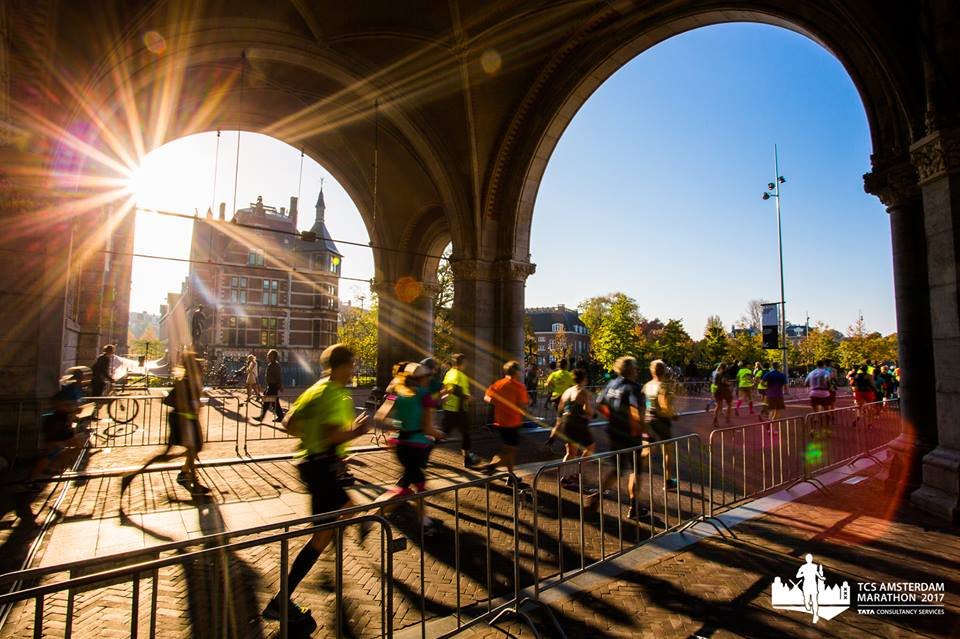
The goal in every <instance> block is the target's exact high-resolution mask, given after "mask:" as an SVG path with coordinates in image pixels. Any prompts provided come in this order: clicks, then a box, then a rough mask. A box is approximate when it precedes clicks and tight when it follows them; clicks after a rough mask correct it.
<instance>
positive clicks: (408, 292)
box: [393, 276, 423, 304]
mask: <svg viewBox="0 0 960 639" xmlns="http://www.w3.org/2000/svg"><path fill="white" fill-rule="evenodd" d="M393 290H394V292H395V293H396V295H397V299H398V300H400V301H401V302H404V303H405V304H409V303H410V302H412V301H414V300H415V299H417V298H418V297H420V294H421V293H422V292H423V286H421V285H420V282H418V281H417V280H415V279H413V278H412V277H410V276H405V277H401V278H400V279H399V280H397V283H396V284H395V285H394V287H393Z"/></svg>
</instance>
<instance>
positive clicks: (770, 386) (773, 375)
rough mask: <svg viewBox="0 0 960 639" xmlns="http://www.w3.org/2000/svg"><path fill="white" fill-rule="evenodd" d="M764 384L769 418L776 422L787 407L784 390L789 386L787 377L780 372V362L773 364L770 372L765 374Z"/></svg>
mask: <svg viewBox="0 0 960 639" xmlns="http://www.w3.org/2000/svg"><path fill="white" fill-rule="evenodd" d="M763 383H764V385H765V386H766V387H767V390H766V399H767V408H768V409H769V410H770V413H769V418H770V420H771V421H776V420H777V419H779V418H780V411H782V410H784V409H785V408H786V406H785V405H784V403H783V389H784V387H785V386H786V385H787V376H786V375H784V374H783V373H782V372H780V362H773V363H772V364H771V368H770V370H768V371H767V372H766V373H764V374H763Z"/></svg>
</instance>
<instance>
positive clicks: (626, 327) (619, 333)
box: [581, 293, 642, 368]
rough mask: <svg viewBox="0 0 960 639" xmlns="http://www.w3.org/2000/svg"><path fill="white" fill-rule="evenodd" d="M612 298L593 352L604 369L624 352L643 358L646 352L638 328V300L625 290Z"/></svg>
mask: <svg viewBox="0 0 960 639" xmlns="http://www.w3.org/2000/svg"><path fill="white" fill-rule="evenodd" d="M609 297H610V304H609V306H608V307H606V310H605V313H604V314H603V316H602V322H600V324H599V328H598V329H597V331H596V333H594V335H593V336H592V341H593V351H594V353H595V355H596V358H597V361H598V362H600V364H601V365H602V366H603V367H604V368H611V367H612V366H613V363H614V361H616V359H617V358H618V357H620V356H621V355H633V356H634V357H639V356H641V354H642V353H641V344H640V341H641V340H640V337H639V335H638V332H637V330H636V329H637V326H638V324H639V323H640V320H641V317H640V311H639V310H638V308H637V302H636V300H634V299H633V298H632V297H630V296H628V295H626V294H624V293H613V294H611V295H610V296H609ZM581 319H582V318H581Z"/></svg>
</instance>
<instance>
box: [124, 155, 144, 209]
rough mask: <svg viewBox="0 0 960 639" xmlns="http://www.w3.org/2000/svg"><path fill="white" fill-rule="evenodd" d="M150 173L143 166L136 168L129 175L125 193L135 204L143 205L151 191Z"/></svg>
mask: <svg viewBox="0 0 960 639" xmlns="http://www.w3.org/2000/svg"><path fill="white" fill-rule="evenodd" d="M148 180H149V175H148V171H147V170H146V169H145V168H144V166H143V165H142V164H141V165H140V166H137V167H134V168H133V169H132V170H131V171H130V173H129V174H128V175H127V179H126V185H125V187H124V191H125V192H126V193H127V195H129V196H130V197H131V198H132V199H133V201H134V203H135V204H142V203H143V202H144V198H145V197H146V195H147V192H148V191H149V182H148Z"/></svg>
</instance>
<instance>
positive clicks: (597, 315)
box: [577, 293, 622, 337]
mask: <svg viewBox="0 0 960 639" xmlns="http://www.w3.org/2000/svg"><path fill="white" fill-rule="evenodd" d="M616 295H617V293H608V294H606V295H598V296H596V297H590V298H587V299H585V300H583V301H582V302H580V306H578V307H577V310H578V312H579V314H580V321H581V322H583V325H584V326H586V327H587V331H588V332H589V333H590V335H591V337H592V336H594V335H599V334H600V327H601V326H602V325H603V319H604V317H606V315H607V312H608V311H609V310H610V305H611V304H612V303H613V300H614V298H615V296H616ZM620 295H622V293H620Z"/></svg>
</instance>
